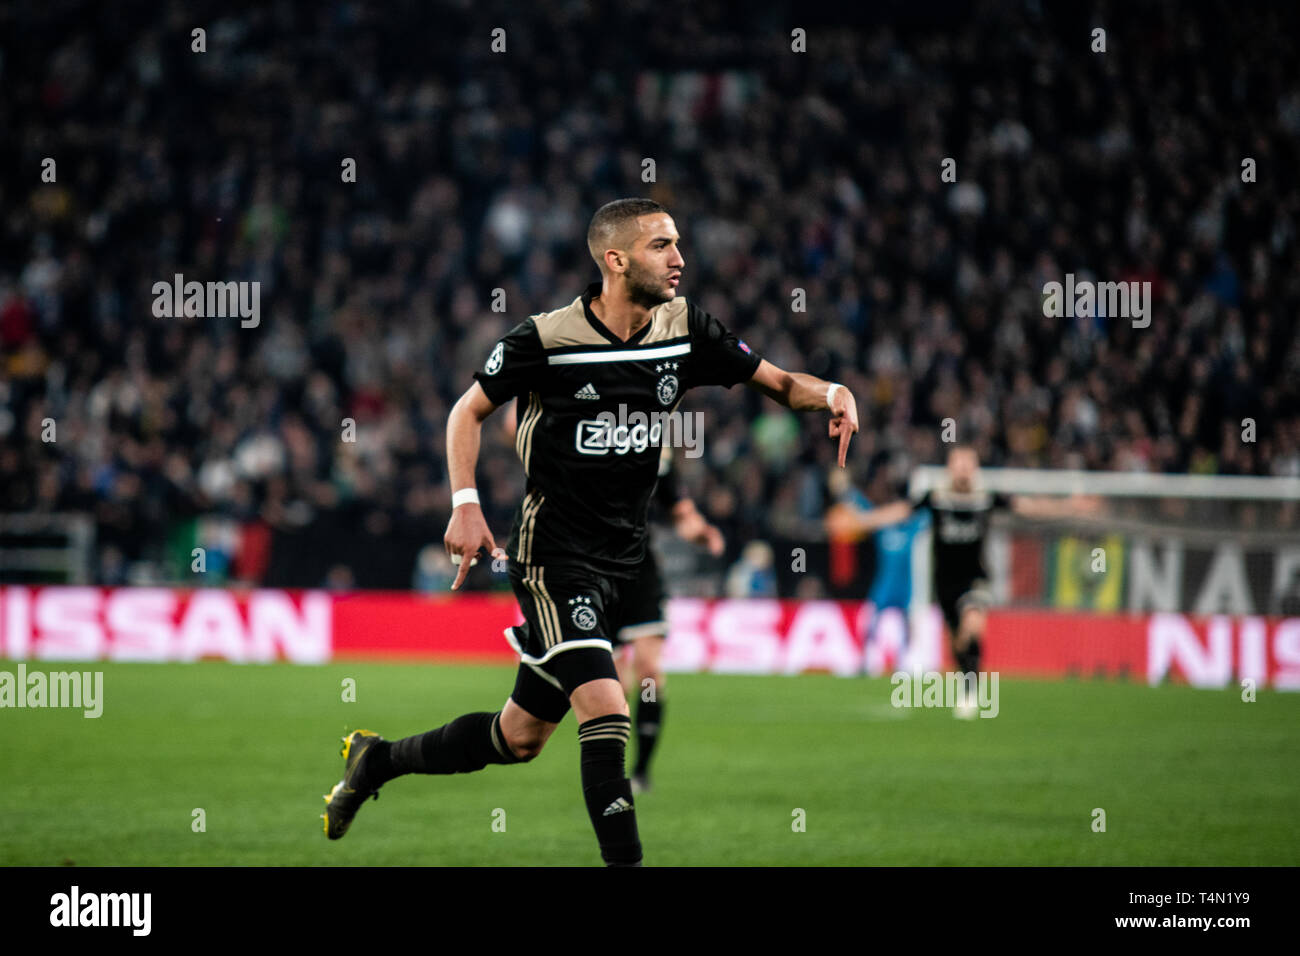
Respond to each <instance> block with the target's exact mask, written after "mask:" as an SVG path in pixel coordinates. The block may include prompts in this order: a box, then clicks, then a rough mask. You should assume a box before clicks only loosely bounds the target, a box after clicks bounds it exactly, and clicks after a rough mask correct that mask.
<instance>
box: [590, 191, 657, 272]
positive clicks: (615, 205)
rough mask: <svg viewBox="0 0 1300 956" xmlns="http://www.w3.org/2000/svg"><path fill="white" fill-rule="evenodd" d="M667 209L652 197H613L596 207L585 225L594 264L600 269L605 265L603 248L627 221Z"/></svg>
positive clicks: (608, 244)
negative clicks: (594, 213) (589, 223)
mask: <svg viewBox="0 0 1300 956" xmlns="http://www.w3.org/2000/svg"><path fill="white" fill-rule="evenodd" d="M667 211H668V210H667V209H665V208H664V207H663V206H662V205H660V204H659V203H657V202H655V201H654V200H653V199H615V200H614V201H613V202H608V203H605V205H603V206H601V207H600V208H599V209H597V210H596V215H594V216H592V217H591V225H590V226H588V227H587V248H588V249H589V250H591V257H592V258H593V259H595V260H596V265H598V266H600V267H601V268H602V269H603V268H604V267H605V265H604V258H605V250H606V249H608V248H610V246H611V244H612V242H613V240H614V238H615V237H616V236H617V235H618V234H619V233H620V232H622V230H623V227H624V226H626V225H627V224H628V223H629V222H631V221H632V220H634V219H637V218H638V217H640V216H649V215H651V214H653V213H659V212H665V213H666V212H667Z"/></svg>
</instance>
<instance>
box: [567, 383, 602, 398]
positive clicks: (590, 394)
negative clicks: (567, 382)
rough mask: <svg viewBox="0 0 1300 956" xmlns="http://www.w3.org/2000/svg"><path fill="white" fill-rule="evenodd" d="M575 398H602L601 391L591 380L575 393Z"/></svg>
mask: <svg viewBox="0 0 1300 956" xmlns="http://www.w3.org/2000/svg"><path fill="white" fill-rule="evenodd" d="M573 397H574V398H600V392H598V391H596V390H595V389H594V388H593V387H592V385H591V383H590V382H588V383H587V384H586V385H584V386H582V388H580V389H578V390H577V391H576V392H574V393H573Z"/></svg>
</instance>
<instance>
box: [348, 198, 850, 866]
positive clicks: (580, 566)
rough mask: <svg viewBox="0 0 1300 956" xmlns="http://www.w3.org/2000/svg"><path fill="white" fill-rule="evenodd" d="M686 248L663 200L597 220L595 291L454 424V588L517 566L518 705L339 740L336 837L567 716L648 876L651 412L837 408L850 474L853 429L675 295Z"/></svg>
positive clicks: (612, 829) (512, 356) (600, 818)
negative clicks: (506, 443) (631, 699)
mask: <svg viewBox="0 0 1300 956" xmlns="http://www.w3.org/2000/svg"><path fill="white" fill-rule="evenodd" d="M679 239H680V236H679V234H678V232H677V227H676V225H675V224H674V222H673V220H672V217H671V216H669V215H668V213H667V210H665V209H664V207H663V206H661V205H659V203H657V202H654V201H652V200H646V199H621V200H617V201H615V202H612V203H609V204H607V205H605V206H602V207H601V208H600V209H599V210H598V211H597V212H596V215H595V216H594V217H593V218H592V220H591V225H590V227H589V229H588V232H587V245H588V249H589V250H590V252H591V255H592V257H593V258H594V259H595V260H596V263H597V265H599V266H600V271H601V281H600V282H598V283H594V284H592V285H590V286H588V287H587V289H586V290H585V291H584V292H583V293H582V294H581V295H579V296H578V297H577V298H576V299H574V300H573V301H572V302H570V303H569V304H568V305H566V306H565V307H563V308H561V309H557V310H556V311H554V312H547V313H542V314H538V315H534V316H531V317H530V318H528V319H527V320H525V321H524V322H521V323H520V324H519V325H517V326H515V328H513V329H512V330H511V331H510V332H509V333H507V334H506V336H505V338H503V339H502V340H501V341H500V342H498V343H497V344H496V347H495V348H494V349H493V350H492V352H491V354H490V355H489V356H488V359H487V362H486V363H485V364H484V366H483V368H482V369H481V370H479V371H478V372H475V373H474V378H475V380H476V381H475V383H474V384H473V385H471V386H470V388H469V390H468V391H466V392H465V394H464V395H462V396H461V398H460V400H459V401H457V403H456V405H455V407H453V408H452V411H451V416H450V418H449V420H448V423H447V460H448V471H449V472H450V478H451V487H452V489H453V494H452V515H451V520H450V522H449V523H448V525H447V532H446V534H445V535H444V537H443V542H444V544H445V545H446V548H447V552H448V554H449V555H450V556H451V559H452V561H453V562H454V563H458V564H459V570H458V573H457V576H456V580H455V581H454V582H453V583H452V589H453V590H455V589H457V588H459V587H460V585H461V583H462V582H463V581H464V580H465V575H466V573H467V572H468V571H469V567H470V565H471V564H472V563H473V561H474V560H475V558H476V556H477V555H478V554H479V552H480V551H485V552H487V553H488V554H489V555H492V556H494V557H507V558H508V562H509V563H508V572H509V577H510V583H511V586H512V588H513V589H514V592H515V596H516V597H517V599H518V601H519V606H520V610H521V611H522V613H523V616H524V619H525V623H524V624H523V625H521V626H519V627H515V628H509V629H507V631H506V638H507V640H508V641H509V642H510V643H511V645H512V646H513V647H514V649H515V651H516V652H517V653H518V654H519V658H520V664H519V668H518V671H517V673H516V677H515V685H514V690H513V691H512V692H511V694H510V697H509V699H508V700H507V701H506V703H505V706H504V707H503V708H502V709H501V710H500V711H497V712H486V711H485V712H478V713H471V714H464V715H462V716H460V717H457V718H456V719H455V720H452V721H451V722H450V723H447V724H444V725H443V726H441V727H438V728H436V729H434V730H430V731H428V732H426V733H423V734H417V735H415V736H412V737H406V738H404V739H402V740H394V741H388V740H385V739H383V738H382V737H380V736H379V735H378V734H375V733H372V732H370V731H363V730H357V731H353V732H352V733H350V734H349V735H348V736H347V737H345V738H344V742H343V758H344V774H343V779H342V780H341V781H340V782H339V783H338V784H337V785H336V786H335V787H334V789H333V790H332V791H331V792H330V793H329V794H328V795H327V796H326V810H325V814H324V817H325V832H326V834H327V835H328V836H329V837H330V838H331V839H338V838H339V837H342V836H343V835H344V834H345V833H346V832H347V830H348V827H349V826H350V825H351V823H352V820H353V818H354V817H355V815H356V813H357V810H358V809H359V808H360V806H361V804H362V803H363V802H364V801H365V800H366V799H367V798H368V797H370V796H372V795H377V793H378V790H379V788H380V787H381V786H383V784H385V783H387V782H388V781H389V780H392V779H393V778H394V777H398V776H401V775H403V774H408V773H421V774H450V773H468V772H472V771H476V770H482V769H483V768H484V767H486V766H487V765H488V764H515V763H524V762H526V761H529V760H532V759H533V758H534V757H536V756H537V755H538V754H539V753H541V751H542V748H543V747H544V746H545V744H546V741H547V740H548V739H549V738H550V736H551V734H552V733H553V732H554V731H555V728H556V726H557V725H558V724H559V722H560V721H561V720H562V719H563V718H564V716H565V714H566V713H568V711H569V710H570V709H572V710H573V712H574V717H575V718H576V720H577V723H578V741H579V746H580V752H581V768H580V769H581V780H582V792H583V798H584V801H585V803H586V807H587V813H588V815H589V817H590V819H591V823H592V826H593V827H594V829H595V831H596V839H597V842H598V843H599V845H600V853H601V857H602V859H603V860H604V861H605V863H606V864H608V865H611V866H636V865H639V864H640V862H641V841H640V837H639V836H638V832H637V825H636V812H635V808H634V805H633V797H632V789H631V783H630V781H629V780H628V778H627V774H626V771H625V768H624V758H625V751H626V747H627V741H628V737H629V734H630V730H631V721H630V720H629V717H628V713H629V711H628V704H627V699H626V697H625V696H624V692H623V687H622V685H621V684H620V683H619V680H618V672H617V670H616V668H615V665H614V657H613V653H612V650H613V639H614V636H615V634H616V633H617V627H618V623H619V621H620V618H621V611H622V609H623V607H624V606H625V605H627V604H628V603H630V602H631V601H632V600H634V593H633V592H634V589H635V588H636V583H637V578H638V575H639V573H640V570H641V565H642V564H643V562H644V561H645V559H646V511H647V506H648V504H649V500H650V496H651V493H652V491H653V490H654V485H655V478H656V474H657V472H658V460H659V447H658V446H659V444H660V443H661V441H662V440H663V438H664V436H663V435H662V432H663V430H664V426H663V422H662V419H661V418H660V417H659V416H657V415H654V414H652V413H662V412H667V411H670V410H672V409H675V408H676V406H677V403H678V402H679V401H680V400H681V396H682V393H683V392H685V391H686V389H689V388H694V387H697V386H702V385H722V386H725V387H730V386H732V385H734V384H736V383H738V382H745V383H748V384H749V385H750V386H752V387H753V388H755V389H757V390H758V391H760V392H762V393H763V394H765V395H767V396H769V397H770V398H772V399H773V400H775V401H777V402H779V403H780V404H782V405H784V406H786V407H787V408H791V409H794V410H796V411H817V410H823V409H824V410H828V411H829V412H830V425H829V434H830V437H831V438H834V439H838V442H839V456H838V459H839V464H840V466H841V467H843V466H844V464H845V460H846V456H847V455H848V449H849V441H850V439H851V437H852V435H853V433H854V432H856V431H857V430H858V413H857V405H856V403H855V402H854V399H853V395H852V394H851V393H850V392H849V390H848V389H847V388H845V387H844V386H842V385H837V384H835V383H831V382H826V381H822V380H821V379H819V378H815V377H814V376H812V375H808V374H804V373H799V372H786V371H783V370H782V369H779V368H777V367H776V366H774V365H772V364H771V363H770V362H768V361H766V360H765V359H761V358H760V357H759V356H758V355H756V354H755V353H754V352H753V351H752V350H751V349H750V348H749V346H747V345H746V344H745V343H744V342H742V341H740V340H739V339H738V338H736V336H735V335H733V334H732V333H731V332H729V331H728V330H727V329H726V328H724V327H723V325H722V323H721V322H719V321H718V320H717V319H716V318H714V317H713V316H711V315H709V314H708V313H706V312H705V311H704V310H702V309H700V308H699V307H698V306H696V305H695V304H694V303H691V302H687V301H686V300H685V299H680V298H678V297H677V286H678V283H679V282H680V279H681V275H682V271H683V269H684V267H685V260H684V259H683V258H682V254H681V252H680V250H679V249H678V240H679ZM516 397H518V398H519V399H520V407H521V408H522V409H523V414H522V415H521V417H520V421H519V428H518V431H517V433H516V435H515V450H516V451H517V453H518V454H519V458H520V460H521V461H522V463H523V467H524V473H525V475H526V476H527V481H526V494H525V496H524V500H523V502H522V503H521V504H520V506H519V509H518V510H517V512H516V514H515V519H514V526H513V528H512V530H511V535H510V540H509V542H508V546H507V548H506V549H504V553H503V550H502V549H500V548H498V546H497V544H496V539H495V538H494V537H493V535H492V532H491V531H490V530H489V529H488V526H487V522H486V520H485V519H484V517H483V512H482V510H481V509H480V507H479V503H478V495H477V492H476V491H475V486H474V469H475V465H476V463H477V460H478V452H479V441H480V436H481V432H482V429H483V422H484V421H485V420H486V419H487V418H488V416H489V415H491V414H492V413H493V412H494V411H495V410H496V409H497V408H499V407H500V406H501V405H503V404H505V403H507V402H509V401H510V400H511V399H514V398H516ZM668 424H669V425H670V426H671V420H670V421H669V423H668Z"/></svg>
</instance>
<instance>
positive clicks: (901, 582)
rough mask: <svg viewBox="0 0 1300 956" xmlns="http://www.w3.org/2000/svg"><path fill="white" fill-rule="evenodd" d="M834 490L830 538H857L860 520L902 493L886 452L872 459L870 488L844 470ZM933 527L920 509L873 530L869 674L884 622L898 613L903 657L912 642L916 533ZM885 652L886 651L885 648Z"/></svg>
mask: <svg viewBox="0 0 1300 956" xmlns="http://www.w3.org/2000/svg"><path fill="white" fill-rule="evenodd" d="M829 484H830V491H831V495H832V497H833V498H834V499H835V504H834V505H832V507H831V508H830V509H829V510H828V511H827V513H826V529H827V531H828V532H829V533H830V535H831V537H832V538H846V539H850V540H856V539H857V538H859V537H860V536H861V535H862V534H863V533H865V529H864V527H863V526H862V524H861V523H860V521H859V519H860V518H861V517H862V516H863V515H866V514H867V513H869V512H871V511H872V510H873V509H874V508H875V507H876V506H877V505H878V504H880V503H882V502H886V501H891V500H893V499H896V498H898V497H899V495H898V492H897V491H896V490H895V489H894V488H892V487H891V484H890V477H889V471H888V468H887V467H886V465H885V461H884V458H883V456H878V457H877V458H876V459H875V460H874V461H873V463H872V466H871V468H870V471H869V472H868V476H867V492H866V494H863V492H862V491H860V490H859V489H858V488H856V487H854V485H853V483H852V482H851V481H850V480H849V476H848V474H847V473H846V472H843V471H833V472H831V475H830V482H829ZM929 526H930V514H929V512H928V511H926V510H919V511H917V512H915V513H914V514H911V515H909V516H908V517H907V518H905V519H903V520H902V521H899V522H897V523H895V524H890V525H886V526H884V527H881V528H879V529H878V530H876V532H875V551H876V555H875V556H876V566H875V573H874V574H873V576H872V579H871V590H870V591H869V592H868V594H867V600H868V601H869V602H870V603H871V621H870V622H869V623H868V625H867V633H866V635H865V638H866V640H865V641H864V642H863V650H864V653H863V655H862V662H863V664H862V667H863V671H864V673H870V672H871V670H870V662H871V660H872V654H871V653H870V651H871V648H873V647H874V646H876V642H877V641H878V640H879V638H880V636H881V624H882V622H884V621H885V620H886V618H887V617H889V616H890V615H894V616H896V618H897V620H898V626H899V628H900V632H901V634H902V636H903V643H902V646H900V647H899V648H898V654H899V657H900V659H901V657H902V655H903V654H904V653H905V651H906V649H907V647H908V645H909V644H910V641H909V640H908V633H907V611H908V607H909V606H910V605H911V603H912V542H913V540H914V539H915V538H916V536H917V534H919V533H920V532H921V531H923V530H925V529H926V528H928V527H929ZM881 650H882V651H883V649H881Z"/></svg>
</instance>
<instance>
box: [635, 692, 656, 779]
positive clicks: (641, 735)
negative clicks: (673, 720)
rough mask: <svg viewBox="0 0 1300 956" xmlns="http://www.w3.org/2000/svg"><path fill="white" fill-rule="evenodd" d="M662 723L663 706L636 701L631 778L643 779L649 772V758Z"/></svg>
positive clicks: (653, 702)
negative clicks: (634, 759) (634, 753)
mask: <svg viewBox="0 0 1300 956" xmlns="http://www.w3.org/2000/svg"><path fill="white" fill-rule="evenodd" d="M663 723H664V705H663V703H662V702H661V701H657V700H640V699H638V700H637V705H636V769H635V770H633V771H632V774H633V776H636V777H644V776H645V775H646V774H647V773H648V772H649V770H650V758H651V757H652V756H653V755H654V752H655V744H657V743H658V742H659V730H660V728H662V727H663Z"/></svg>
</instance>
